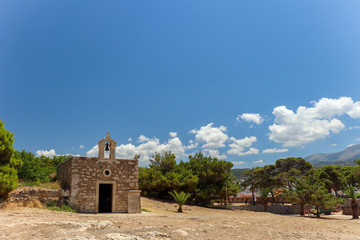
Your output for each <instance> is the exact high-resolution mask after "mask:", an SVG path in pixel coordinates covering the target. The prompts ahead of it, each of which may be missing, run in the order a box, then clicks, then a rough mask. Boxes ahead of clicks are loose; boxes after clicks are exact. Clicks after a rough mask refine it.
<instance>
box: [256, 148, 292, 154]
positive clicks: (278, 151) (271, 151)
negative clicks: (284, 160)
mask: <svg viewBox="0 0 360 240" xmlns="http://www.w3.org/2000/svg"><path fill="white" fill-rule="evenodd" d="M288 151H289V150H288V149H287V148H282V149H279V148H267V149H265V150H263V151H262V153H283V152H288Z"/></svg>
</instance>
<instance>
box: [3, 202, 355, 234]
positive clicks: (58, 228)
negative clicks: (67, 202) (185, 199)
mask: <svg viewBox="0 0 360 240" xmlns="http://www.w3.org/2000/svg"><path fill="white" fill-rule="evenodd" d="M142 208H144V209H147V210H149V211H150V212H142V213H141V214H79V213H65V212H54V211H50V210H44V209H39V208H25V207H16V206H14V205H9V206H5V208H3V209H1V210H0V239H59V240H60V239H64V240H65V239H66V240H68V239H78V240H80V239H108V240H111V239H113V240H115V239H123V240H124V239H127V240H136V239H138V240H140V239H152V240H155V239H263V238H267V239H359V240H360V220H351V216H344V215H330V216H324V217H322V218H321V219H316V218H314V217H300V216H297V215H296V216H295V215H276V214H271V213H261V212H250V211H241V210H221V209H208V208H201V207H196V206H185V207H184V210H185V213H182V214H181V213H177V212H176V209H177V207H176V206H175V205H174V204H170V203H165V202H159V201H154V200H151V199H147V198H142Z"/></svg>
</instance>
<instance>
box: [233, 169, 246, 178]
mask: <svg viewBox="0 0 360 240" xmlns="http://www.w3.org/2000/svg"><path fill="white" fill-rule="evenodd" d="M249 169H250V168H236V169H231V173H232V175H234V176H235V177H236V178H237V179H240V178H242V176H243V174H244V172H245V171H247V170H249Z"/></svg>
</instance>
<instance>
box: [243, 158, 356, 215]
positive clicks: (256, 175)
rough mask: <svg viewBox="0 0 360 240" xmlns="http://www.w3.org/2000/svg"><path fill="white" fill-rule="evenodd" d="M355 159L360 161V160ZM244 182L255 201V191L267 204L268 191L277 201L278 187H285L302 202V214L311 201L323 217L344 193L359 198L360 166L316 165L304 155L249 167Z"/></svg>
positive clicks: (290, 198) (286, 195)
mask: <svg viewBox="0 0 360 240" xmlns="http://www.w3.org/2000/svg"><path fill="white" fill-rule="evenodd" d="M355 162H356V163H357V164H358V165H360V160H356V161H355ZM241 185H242V186H243V187H245V188H249V189H250V191H251V192H252V195H253V201H252V202H253V203H255V197H254V193H255V191H259V192H260V193H261V195H262V196H263V198H264V199H265V201H264V204H267V203H266V200H267V197H268V194H270V195H271V197H272V198H273V202H275V198H274V190H278V189H281V190H282V191H283V194H284V196H285V197H286V198H288V199H289V200H291V201H293V202H295V203H297V204H299V205H300V207H301V215H304V206H305V205H306V204H308V205H309V206H314V207H315V208H316V210H317V211H316V212H317V216H318V217H319V214H320V209H321V208H322V209H334V208H335V206H336V204H337V203H341V202H343V197H350V198H352V199H353V202H356V201H355V199H356V198H357V197H358V195H357V193H356V189H359V187H360V166H355V167H351V166H346V167H340V166H324V167H321V168H318V169H315V168H313V167H312V165H311V164H310V163H309V162H307V161H305V160H304V159H302V158H293V157H289V158H285V159H279V160H277V161H276V163H275V164H272V165H265V166H264V167H257V168H252V169H250V170H247V171H246V172H245V173H244V177H243V181H242V183H241ZM339 192H342V194H341V195H340V194H339ZM344 193H345V194H344ZM354 204H356V203H353V204H352V207H353V210H354V209H355V206H353V205H354ZM356 207H357V206H356ZM355 212H356V211H355ZM353 213H354V211H353ZM354 217H355V218H356V217H357V216H355V215H354Z"/></svg>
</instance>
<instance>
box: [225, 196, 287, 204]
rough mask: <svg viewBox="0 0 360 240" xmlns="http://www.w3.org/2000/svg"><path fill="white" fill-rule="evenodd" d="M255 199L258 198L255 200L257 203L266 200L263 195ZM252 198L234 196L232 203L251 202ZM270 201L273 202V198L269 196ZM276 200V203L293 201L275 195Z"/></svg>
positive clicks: (231, 199)
mask: <svg viewBox="0 0 360 240" xmlns="http://www.w3.org/2000/svg"><path fill="white" fill-rule="evenodd" d="M255 199H256V200H255V202H256V203H263V202H264V199H263V198H262V197H256V198H255ZM252 200H253V198H252V197H233V198H230V203H250V202H252ZM268 202H269V203H272V202H273V198H272V197H268ZM275 202H276V203H291V201H289V200H287V199H285V198H283V197H275Z"/></svg>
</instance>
